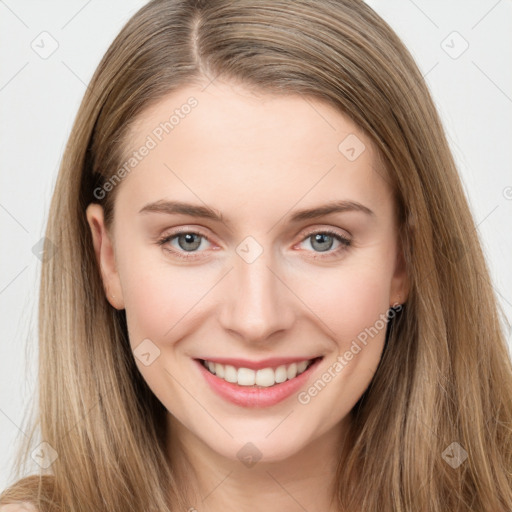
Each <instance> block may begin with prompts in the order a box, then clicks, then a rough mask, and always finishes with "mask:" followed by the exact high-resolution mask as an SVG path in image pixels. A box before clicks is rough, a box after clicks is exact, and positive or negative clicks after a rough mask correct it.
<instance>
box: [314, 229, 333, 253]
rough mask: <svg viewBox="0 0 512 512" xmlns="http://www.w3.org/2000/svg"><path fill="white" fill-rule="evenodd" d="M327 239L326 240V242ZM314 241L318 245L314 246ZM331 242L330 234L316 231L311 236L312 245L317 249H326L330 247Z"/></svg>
mask: <svg viewBox="0 0 512 512" xmlns="http://www.w3.org/2000/svg"><path fill="white" fill-rule="evenodd" d="M326 239H327V242H326ZM315 243H319V244H320V246H318V245H317V247H315ZM332 243H333V237H332V236H331V235H328V234H325V233H317V234H316V235H314V237H313V243H312V246H313V248H315V249H318V250H319V251H327V250H329V249H330V248H331V247H332Z"/></svg>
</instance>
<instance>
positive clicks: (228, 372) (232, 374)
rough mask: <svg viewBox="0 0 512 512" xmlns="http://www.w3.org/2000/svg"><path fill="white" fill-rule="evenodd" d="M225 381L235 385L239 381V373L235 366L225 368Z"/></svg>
mask: <svg viewBox="0 0 512 512" xmlns="http://www.w3.org/2000/svg"><path fill="white" fill-rule="evenodd" d="M224 380H226V381H228V382H232V383H235V382H236V381H237V380H238V372H237V371H236V368H235V367H234V366H230V365H229V364H227V365H226V366H225V367H224Z"/></svg>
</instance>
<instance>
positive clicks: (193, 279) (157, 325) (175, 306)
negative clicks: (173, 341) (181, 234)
mask: <svg viewBox="0 0 512 512" xmlns="http://www.w3.org/2000/svg"><path fill="white" fill-rule="evenodd" d="M158 250H160V249H158ZM118 268H119V276H120V280H121V286H122V290H123V298H124V303H125V309H126V319H127V324H128V330H129V332H130V339H131V343H132V346H133V345H137V343H139V342H140V341H141V340H142V339H145V338H149V339H154V340H155V341H157V342H158V343H161V341H162V340H163V339H165V338H167V337H168V335H169V333H170V331H172V330H173V329H174V328H175V327H177V326H179V327H182V324H184V323H189V322H190V321H191V319H192V318H193V316H194V312H195V308H194V306H195V305H196V304H198V303H199V302H200V301H201V299H202V298H203V297H204V296H205V295H206V294H207V292H208V290H209V289H210V288H211V287H212V285H213V284H214V282H211V281H212V272H211V270H210V272H207V271H206V269H204V268H201V267H200V266H197V267H188V268H187V267H186V266H181V267H180V266H174V267H173V268H171V266H170V264H168V263H167V262H166V261H165V257H164V256H162V257H158V258H155V257H154V255H151V254H148V252H147V251H143V250H140V251H137V250H133V249H132V250H128V251H125V252H124V253H123V256H122V257H121V258H120V259H119V262H118ZM185 319H186V322H183V320H185ZM173 337H175V335H174V333H173Z"/></svg>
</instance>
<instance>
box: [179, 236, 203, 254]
mask: <svg viewBox="0 0 512 512" xmlns="http://www.w3.org/2000/svg"><path fill="white" fill-rule="evenodd" d="M183 240H184V241H185V243H184V244H183V243H182V241H183ZM178 244H179V246H180V247H181V248H182V249H183V250H185V251H190V250H192V251H193V250H194V249H197V248H198V247H199V246H200V245H201V240H200V237H199V236H198V235H196V234H194V233H187V234H185V235H180V236H179V237H178ZM187 244H189V245H188V246H187Z"/></svg>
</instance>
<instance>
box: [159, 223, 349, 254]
mask: <svg viewBox="0 0 512 512" xmlns="http://www.w3.org/2000/svg"><path fill="white" fill-rule="evenodd" d="M181 235H198V236H200V237H201V238H204V239H205V240H208V241H209V242H211V240H210V239H209V238H208V237H207V236H205V235H203V234H202V233H200V232H198V231H191V230H182V231H177V232H175V233H172V234H170V235H166V236H164V237H162V238H160V239H159V240H158V241H157V244H158V245H159V246H162V247H163V246H164V245H165V244H166V243H168V242H170V241H171V240H173V239H175V238H176V237H178V236H181ZM314 235H329V236H332V237H333V238H334V239H335V240H337V241H338V242H340V244H341V245H340V247H338V248H337V249H335V250H334V251H331V250H328V251H325V255H324V254H323V251H313V252H315V253H316V254H318V256H315V258H328V257H329V256H336V255H337V254H338V253H340V252H342V251H345V250H346V249H348V248H349V247H350V246H351V245H352V240H350V239H349V238H347V237H345V236H343V235H340V234H339V233H338V232H336V231H333V230H330V229H322V230H317V231H311V232H309V233H308V234H307V235H306V236H304V238H302V240H301V241H300V243H302V242H304V241H305V240H307V239H308V238H311V237H312V236H314ZM163 248H164V250H166V251H168V252H170V253H172V254H174V255H175V256H177V257H178V258H182V259H184V260H191V259H194V258H195V256H185V254H187V251H177V250H175V249H169V248H166V247H163ZM194 253H195V251H189V252H188V254H190V255H192V254H194Z"/></svg>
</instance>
